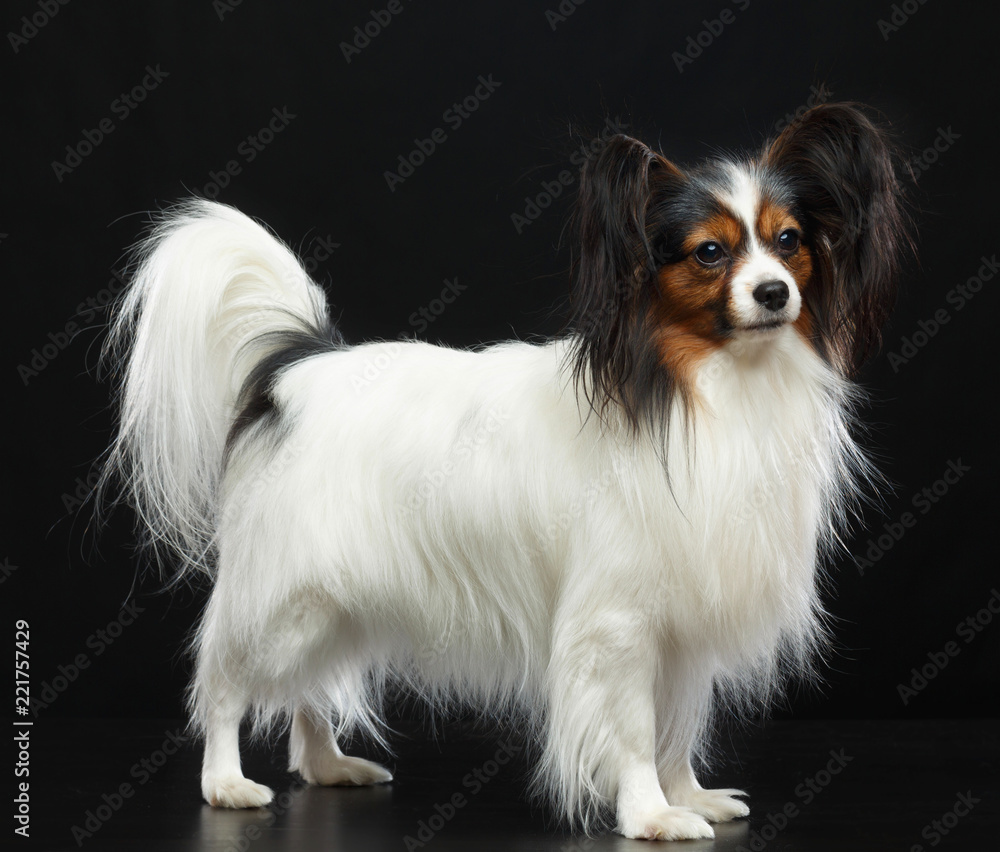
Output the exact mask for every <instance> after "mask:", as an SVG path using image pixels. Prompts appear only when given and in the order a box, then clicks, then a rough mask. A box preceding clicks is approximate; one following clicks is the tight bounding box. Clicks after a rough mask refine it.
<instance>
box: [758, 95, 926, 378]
mask: <svg viewBox="0 0 1000 852" xmlns="http://www.w3.org/2000/svg"><path fill="white" fill-rule="evenodd" d="M762 161H763V163H764V164H765V165H766V166H767V167H768V168H770V169H773V170H775V171H776V172H778V173H780V174H781V175H782V176H783V177H784V179H785V180H787V181H788V182H790V184H791V186H792V190H793V193H794V195H795V200H796V203H797V206H798V208H799V211H800V213H801V214H802V216H803V217H804V219H805V227H806V231H807V234H806V238H807V240H808V242H809V244H810V247H811V248H812V250H813V253H814V255H815V257H816V259H817V260H818V261H819V263H818V264H817V268H816V275H815V278H814V281H813V282H812V283H811V284H810V286H809V287H808V288H807V289H806V292H805V294H804V296H805V298H806V301H807V304H808V305H809V307H810V309H811V311H812V313H813V315H814V317H815V319H816V321H817V325H818V330H819V333H820V336H821V338H822V341H821V342H822V344H823V348H824V350H825V352H826V353H827V355H828V357H830V358H831V360H833V361H834V362H835V363H837V365H838V366H839V367H840V368H841V369H842V370H843V371H844V372H845V373H848V374H850V373H852V372H854V371H855V370H856V369H857V368H858V367H860V365H861V364H862V363H863V362H864V361H865V359H866V358H867V357H868V356H869V355H870V354H871V353H872V352H873V351H874V350H875V349H877V347H878V345H879V343H880V339H881V329H882V326H883V325H884V324H885V321H886V319H887V318H888V316H889V312H890V311H891V309H892V306H893V304H894V302H895V298H896V287H897V276H898V274H899V269H900V264H901V262H902V260H903V259H904V257H905V256H906V255H907V254H908V253H909V252H910V251H912V242H911V240H910V236H909V218H908V215H907V212H906V204H905V199H904V192H903V189H902V186H901V183H900V179H899V176H898V174H897V168H898V162H899V160H898V157H897V156H896V154H895V151H894V149H893V147H892V144H891V142H890V140H889V138H888V136H887V134H886V133H885V131H884V130H882V129H881V128H879V127H878V126H876V125H875V124H874V123H873V122H872V121H871V120H870V119H869V118H868V116H866V115H865V114H864V112H862V111H861V109H859V108H858V107H857V106H856V105H853V104H847V103H841V104H824V105H821V106H817V107H814V108H813V109H811V110H809V111H808V112H807V113H805V115H803V116H802V117H801V118H800V119H798V120H796V121H795V122H793V123H792V124H791V125H789V126H788V127H787V128H786V129H785V130H784V131H783V132H782V133H781V135H779V136H778V137H777V139H775V140H773V141H772V142H771V143H769V144H768V145H767V147H766V148H765V150H764V154H763V157H762Z"/></svg>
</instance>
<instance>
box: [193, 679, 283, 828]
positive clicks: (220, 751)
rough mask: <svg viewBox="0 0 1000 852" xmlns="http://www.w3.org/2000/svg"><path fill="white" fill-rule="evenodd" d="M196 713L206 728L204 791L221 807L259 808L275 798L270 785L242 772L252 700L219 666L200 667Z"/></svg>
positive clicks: (203, 766) (207, 796)
mask: <svg viewBox="0 0 1000 852" xmlns="http://www.w3.org/2000/svg"><path fill="white" fill-rule="evenodd" d="M195 701H196V704H197V705H198V706H197V709H196V713H197V716H198V718H199V722H200V725H201V727H202V728H203V730H204V732H205V754H204V758H203V760H202V770H201V792H202V795H203V796H204V797H205V801H206V802H208V803H209V804H210V805H213V806H215V807H218V808H258V807H261V806H262V805H266V804H267V803H268V802H270V801H271V799H273V798H274V794H273V792H272V791H271V790H270V788H268V787H265V786H264V785H262V784H257V783H255V782H253V781H251V780H250V779H249V778H245V777H244V776H243V770H242V768H241V766H240V721H241V720H242V718H243V715H244V714H245V713H246V710H247V707H248V705H249V701H248V700H247V697H246V695H245V694H244V693H243V692H242V691H241V690H240V689H239V688H238V687H237V686H236V685H235V684H234V683H232V682H231V681H230V678H229V676H228V674H227V673H225V672H222V671H220V670H218V669H216V670H214V671H211V672H209V671H207V670H204V669H203V670H201V671H199V675H198V680H197V681H196V695H195Z"/></svg>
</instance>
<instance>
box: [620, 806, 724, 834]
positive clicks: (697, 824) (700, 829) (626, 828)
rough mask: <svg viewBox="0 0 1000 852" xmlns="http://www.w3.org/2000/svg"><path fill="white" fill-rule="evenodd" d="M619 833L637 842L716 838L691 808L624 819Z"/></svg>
mask: <svg viewBox="0 0 1000 852" xmlns="http://www.w3.org/2000/svg"><path fill="white" fill-rule="evenodd" d="M618 832H619V833H620V834H624V835H625V836H626V837H631V838H634V839H636V840H697V839H698V838H702V837H704V838H712V837H715V832H714V831H713V830H712V826H710V825H709V824H708V823H707V822H705V820H704V819H702V817H700V816H699V815H698V814H696V813H695V812H694V811H692V810H690V809H689V808H671V807H667V808H660V809H658V810H655V811H650V812H648V813H641V814H635V815H631V816H628V817H622V818H621V820H620V821H619V824H618Z"/></svg>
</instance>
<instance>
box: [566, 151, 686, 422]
mask: <svg viewBox="0 0 1000 852" xmlns="http://www.w3.org/2000/svg"><path fill="white" fill-rule="evenodd" d="M681 180H683V175H682V173H681V172H680V170H679V169H678V168H677V167H676V166H674V165H673V164H672V163H671V162H670V161H668V160H666V159H665V158H664V157H662V156H661V155H660V154H658V153H656V152H655V151H653V150H652V149H651V148H650V147H649V146H647V145H644V144H643V143H642V142H639V141H638V140H636V139H633V138H631V137H629V136H625V135H622V134H618V135H616V136H612V137H610V138H608V139H607V140H606V141H605V142H604V144H603V145H602V146H601V147H600V148H599V150H597V151H596V152H595V153H594V154H593V156H591V158H590V159H589V160H588V161H587V162H586V163H585V164H584V167H583V172H582V174H581V177H580V190H579V194H578V197H577V204H576V211H575V217H574V218H575V230H576V240H577V243H576V256H575V258H574V266H575V269H574V286H573V291H572V297H571V298H572V302H571V305H572V311H571V321H570V328H571V330H572V331H573V332H574V333H575V334H576V335H577V337H578V340H579V346H578V348H577V350H576V364H575V375H576V378H577V380H578V382H581V386H582V387H583V388H584V391H585V394H586V395H587V398H588V400H589V402H590V404H591V405H592V406H593V407H594V408H595V410H597V411H599V412H600V411H601V410H603V408H604V407H605V405H606V404H607V403H608V402H609V401H617V402H619V403H622V404H623V405H624V407H625V411H626V414H627V416H628V418H629V419H630V420H631V421H632V423H633V425H634V424H635V422H636V419H637V416H638V413H639V412H638V411H637V404H638V403H637V401H636V400H634V399H629V398H623V394H626V390H625V389H626V388H627V387H628V386H629V385H630V380H631V379H632V378H633V374H634V373H635V371H636V370H637V369H639V367H640V365H639V364H637V361H638V360H639V359H640V357H641V356H640V348H641V347H642V346H645V345H647V344H648V335H646V334H644V333H643V328H642V326H643V324H644V323H645V321H646V313H647V308H648V305H649V304H650V301H651V297H652V289H653V287H654V284H655V275H656V271H657V269H658V268H659V267H660V266H662V265H663V260H664V258H663V257H662V243H661V237H662V234H663V231H664V227H665V222H664V221H662V220H663V217H664V214H665V204H664V202H665V200H666V198H667V197H668V196H669V194H670V193H671V192H672V191H673V190H674V188H675V187H676V186H677V184H678V183H679V182H680V181H681Z"/></svg>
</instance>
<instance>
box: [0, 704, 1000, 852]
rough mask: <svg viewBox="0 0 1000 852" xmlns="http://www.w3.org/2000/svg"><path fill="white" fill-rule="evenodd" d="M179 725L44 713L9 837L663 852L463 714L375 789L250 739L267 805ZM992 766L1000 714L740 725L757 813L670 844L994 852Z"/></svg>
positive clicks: (731, 774) (213, 850)
mask: <svg viewBox="0 0 1000 852" xmlns="http://www.w3.org/2000/svg"><path fill="white" fill-rule="evenodd" d="M179 726H180V723H179V722H170V721H157V720H142V721H120V720H115V721H98V720H79V721H69V720H58V719H45V718H44V717H43V718H42V719H41V720H39V721H38V722H37V723H36V724H35V725H34V727H33V729H32V733H31V761H32V762H31V782H32V786H31V808H32V810H31V816H32V821H31V833H32V837H31V840H30V842H28V843H24V842H21V841H20V839H19V838H16V837H15V838H14V841H15V843H10V842H9V841H7V842H4V843H3V844H0V848H4V849H7V848H10V849H14V848H22V849H44V850H64V849H80V848H82V849H90V850H95V851H96V850H123V852H124V850H128V852H158V850H193V851H194V852H243V850H253V852H271V850H295V852H299V850H302V851H303V852H305V850H314V849H323V850H342V849H343V850H361V852H377V850H383V849H385V850H413V849H427V850H508V849H513V850H565V852H577V850H580V852H582V850H605V849H615V850H649V849H651V848H656V847H654V846H652V845H651V844H649V843H648V842H642V841H629V840H625V839H623V838H620V837H616V836H613V835H605V836H601V837H598V838H595V839H591V840H588V839H586V838H574V837H572V836H571V835H569V834H566V833H564V832H561V831H559V830H558V828H556V827H553V825H552V821H551V819H549V817H548V815H547V814H546V813H545V812H544V810H541V809H539V808H538V807H534V806H532V805H530V804H529V803H528V801H527V799H526V797H525V794H524V791H525V787H526V779H527V762H526V759H525V756H524V752H523V751H521V752H517V751H516V749H517V747H518V746H519V745H522V744H521V743H518V741H517V739H516V737H515V736H514V735H511V736H510V737H509V738H508V737H507V736H506V735H504V734H500V735H497V734H496V733H495V732H494V733H492V734H490V735H487V734H484V733H481V732H480V733H477V732H476V731H475V730H474V729H472V728H467V727H466V726H463V725H460V724H457V723H456V724H455V725H453V726H449V727H447V728H445V729H444V731H443V732H441V733H439V735H438V736H437V737H436V738H435V737H434V736H432V735H430V734H429V733H427V731H426V730H422V729H419V728H414V729H413V730H412V731H410V732H408V734H407V735H405V736H404V735H399V736H397V737H395V738H394V740H393V744H394V747H395V748H396V751H397V755H396V757H395V758H393V759H391V760H389V761H387V762H388V763H389V764H390V765H391V766H392V768H393V769H394V771H395V773H396V781H395V782H394V783H393V784H391V785H390V786H386V787H379V788H367V789H344V788H331V789H316V788H303V787H302V786H301V785H300V784H299V783H298V782H297V781H296V780H295V779H294V778H293V777H292V776H290V775H288V774H287V773H286V772H285V771H284V759H285V755H284V747H285V743H284V741H282V742H281V743H280V744H279V745H278V746H277V747H275V748H264V747H260V746H256V747H252V748H249V749H248V750H247V751H246V757H245V768H246V771H247V775H248V776H249V777H252V778H253V779H254V780H256V781H259V782H261V783H265V784H268V785H269V786H271V787H272V788H273V789H274V790H275V792H276V793H278V797H277V800H276V802H275V803H274V804H273V805H272V806H270V808H268V809H264V810H261V811H221V810H213V809H212V808H209V807H208V806H207V805H204V804H202V802H201V799H200V795H199V789H198V767H199V760H200V750H199V749H198V748H197V747H196V746H193V745H191V744H186V745H183V746H181V747H177V746H176V745H175V744H174V742H175V736H176V734H175V732H176V731H177V730H178V728H179ZM352 751H353V753H355V754H357V753H360V752H361V751H363V750H359V749H358V748H356V747H355V748H353V749H352ZM507 754H513V755H514V756H513V757H512V758H510V759H507ZM369 756H372V757H376V758H377V757H378V755H374V754H372V755H369ZM504 761H506V763H504ZM998 770H1000V722H997V721H975V722H943V723H940V722H906V723H900V722H830V723H822V722H801V723H790V722H782V723H770V724H768V725H767V726H766V727H765V728H764V729H762V730H752V731H749V732H741V733H738V734H733V735H730V736H729V737H728V738H727V741H726V743H725V744H724V746H723V747H722V749H721V754H720V756H719V759H718V761H717V769H716V772H715V774H714V779H713V780H714V783H715V785H717V786H739V787H742V788H744V789H746V790H747V791H748V792H749V793H750V799H749V803H750V807H751V816H750V818H749V819H748V820H740V821H738V822H734V823H728V824H724V825H719V826H717V827H716V839H715V840H714V841H686V842H684V843H681V844H677V845H675V846H674V847H670V846H665V847H664V848H677V849H683V850H685V852H687V850H691V852H694V850H698V852H701V850H720V852H721V850H752V852H761V850H879V852H886V850H904V852H919V850H921V849H924V850H930V849H963V850H977V851H978V850H992V849H996V848H998V847H997V839H998V837H1000V780H998ZM8 801H9V800H8ZM8 836H9V835H8Z"/></svg>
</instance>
